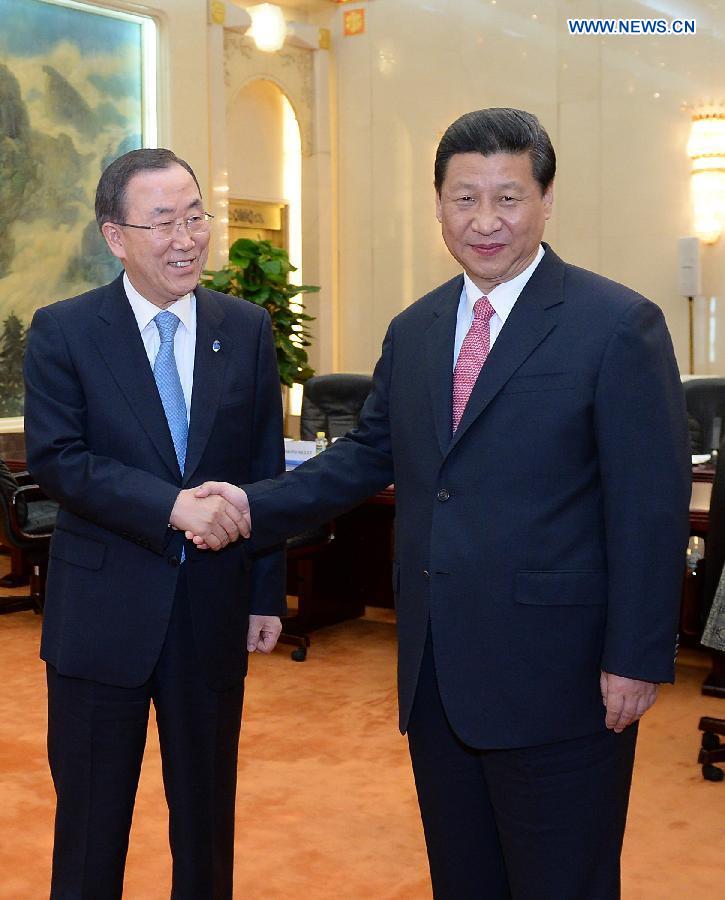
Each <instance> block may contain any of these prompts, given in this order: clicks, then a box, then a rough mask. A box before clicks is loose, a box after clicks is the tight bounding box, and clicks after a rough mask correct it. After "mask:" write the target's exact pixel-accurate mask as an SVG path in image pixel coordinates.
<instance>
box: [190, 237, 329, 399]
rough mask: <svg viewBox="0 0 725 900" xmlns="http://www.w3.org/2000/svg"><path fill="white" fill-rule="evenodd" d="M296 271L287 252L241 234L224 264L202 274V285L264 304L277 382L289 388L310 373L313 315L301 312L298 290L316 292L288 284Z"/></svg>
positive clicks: (308, 288) (304, 379) (302, 285)
mask: <svg viewBox="0 0 725 900" xmlns="http://www.w3.org/2000/svg"><path fill="white" fill-rule="evenodd" d="M294 271H296V269H295V267H294V266H293V265H292V263H291V262H290V261H289V256H288V254H287V251H286V250H283V249H281V248H279V247H273V246H272V244H271V243H270V242H269V241H252V240H250V239H248V238H240V239H239V240H238V241H235V242H234V243H233V244H232V246H231V247H230V248H229V262H228V263H227V264H226V265H225V266H224V267H223V268H221V269H219V271H217V272H209V271H207V272H204V274H203V275H202V279H201V282H202V284H203V285H204V287H207V288H210V289H211V290H214V291H221V292H222V293H223V294H231V295H232V296H233V297H241V298H243V299H244V300H248V301H249V302H250V303H256V304H257V306H263V307H264V308H265V309H266V310H267V312H268V313H269V315H270V316H271V318H272V331H273V333H274V343H275V347H276V349H277V366H278V367H279V380H280V381H281V383H282V384H284V385H287V387H291V386H292V385H293V384H294V382H295V381H298V382H305V381H307V379H308V378H309V377H310V376H311V375H313V374H314V371H313V370H312V369H311V368H310V366H309V364H308V361H307V352H306V350H305V347H309V346H310V341H309V337H310V333H309V332H308V331H307V323H308V322H312V321H313V316H308V315H307V314H306V313H305V312H304V307H303V305H302V303H301V302H300V301H299V300H294V299H293V298H295V297H297V295H298V294H306V293H310V292H313V291H319V290H320V288H319V287H317V286H316V285H310V284H290V283H289V281H288V276H289V273H290V272H294Z"/></svg>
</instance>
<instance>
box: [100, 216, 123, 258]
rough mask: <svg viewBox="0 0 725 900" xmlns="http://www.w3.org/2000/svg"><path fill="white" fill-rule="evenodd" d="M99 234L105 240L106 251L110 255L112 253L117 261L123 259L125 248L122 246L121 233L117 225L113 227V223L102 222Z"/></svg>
mask: <svg viewBox="0 0 725 900" xmlns="http://www.w3.org/2000/svg"><path fill="white" fill-rule="evenodd" d="M101 234H102V235H103V237H104V238H105V239H106V243H107V244H108V249H109V250H110V251H111V253H113V255H114V256H115V257H116V258H117V259H125V258H126V248H125V247H124V244H123V232H122V231H121V229H120V228H119V227H118V225H114V224H113V222H104V223H103V225H101Z"/></svg>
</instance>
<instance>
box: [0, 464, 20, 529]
mask: <svg viewBox="0 0 725 900" xmlns="http://www.w3.org/2000/svg"><path fill="white" fill-rule="evenodd" d="M19 487H20V485H19V484H18V482H17V480H16V478H15V476H14V475H13V473H12V472H11V471H10V469H8V467H7V466H6V465H5V463H4V462H3V460H1V459H0V543H2V544H4V545H5V546H14V543H13V541H12V539H11V530H12V526H11V522H10V504H11V503H12V498H13V494H14V493H15V491H17V489H18V488H19Z"/></svg>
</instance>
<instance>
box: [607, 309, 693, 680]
mask: <svg viewBox="0 0 725 900" xmlns="http://www.w3.org/2000/svg"><path fill="white" fill-rule="evenodd" d="M595 431H596V439H597V449H598V455H599V465H600V475H601V484H602V493H603V509H604V520H605V522H604V525H605V534H606V550H607V569H608V582H609V595H608V600H607V621H606V629H605V640H604V647H603V653H602V662H601V667H602V669H603V670H604V671H606V672H610V673H612V674H615V675H622V676H625V677H629V678H637V679H641V680H644V681H653V682H667V681H673V679H674V655H675V643H676V632H677V621H678V616H679V605H680V593H681V589H682V577H683V571H684V559H685V548H686V544H687V536H688V532H689V504H690V494H691V466H690V448H689V439H688V431H687V416H686V413H685V404H684V394H683V391H682V385H681V381H680V377H679V374H678V371H677V365H676V363H675V357H674V352H673V349H672V343H671V341H670V336H669V333H668V331H667V327H666V325H665V322H664V317H663V316H662V313H661V311H660V310H659V308H658V307H657V306H655V305H654V304H653V303H650V302H649V301H645V300H642V301H640V302H638V303H636V304H635V305H634V306H633V307H631V308H630V309H629V310H628V312H627V313H626V314H625V315H624V317H623V318H622V320H621V321H620V322H619V323H618V325H617V327H616V329H615V330H614V332H613V334H612V336H611V338H610V340H609V343H608V345H607V348H606V351H605V353H604V356H603V359H602V363H601V368H600V373H599V378H598V383H597V389H596V394H595Z"/></svg>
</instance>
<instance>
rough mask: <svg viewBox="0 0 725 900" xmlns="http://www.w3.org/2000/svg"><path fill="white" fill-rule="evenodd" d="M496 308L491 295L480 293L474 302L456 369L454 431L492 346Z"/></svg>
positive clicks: (454, 382) (454, 379)
mask: <svg viewBox="0 0 725 900" xmlns="http://www.w3.org/2000/svg"><path fill="white" fill-rule="evenodd" d="M495 312H496V310H495V309H494V308H493V307H492V306H491V304H490V303H489V300H488V297H479V299H478V300H476V302H475V303H474V305H473V322H471V327H470V328H469V329H468V333H467V334H466V337H465V339H464V341H463V344H461V349H460V351H459V353H458V359H457V360H456V368H455V369H454V370H453V434H455V433H456V429H457V428H458V424H459V422H460V421H461V417H462V416H463V410H464V409H465V408H466V404H467V403H468V398H469V397H470V396H471V391H472V390H473V385H474V384H475V383H476V379H477V378H478V375H479V372H480V371H481V369H482V367H483V364H484V363H485V362H486V357H487V356H488V352H489V350H490V349H491V316H492V315H493V314H494V313H495Z"/></svg>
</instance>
